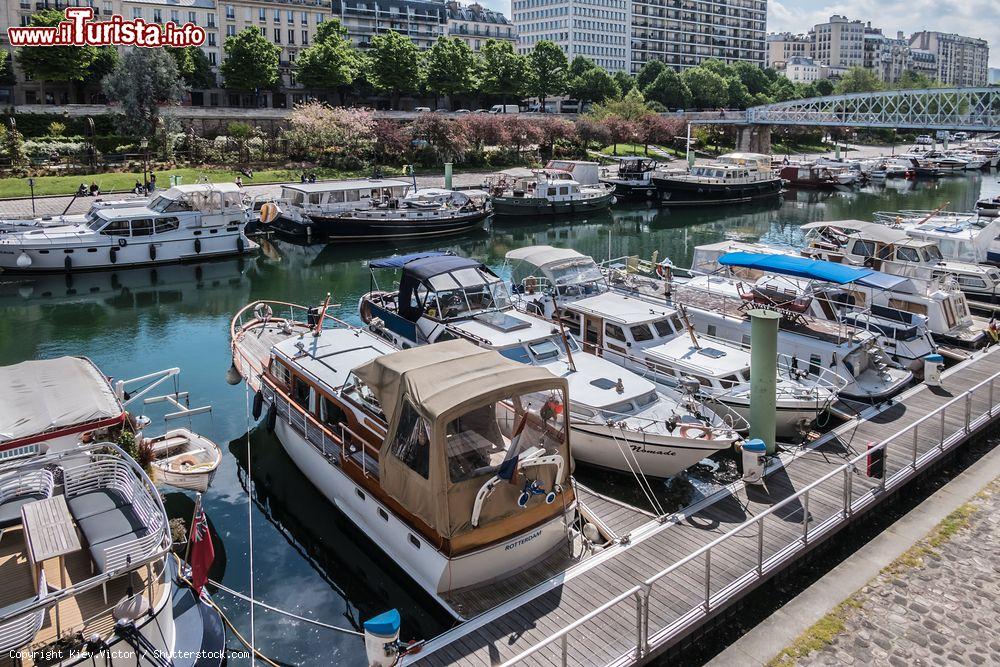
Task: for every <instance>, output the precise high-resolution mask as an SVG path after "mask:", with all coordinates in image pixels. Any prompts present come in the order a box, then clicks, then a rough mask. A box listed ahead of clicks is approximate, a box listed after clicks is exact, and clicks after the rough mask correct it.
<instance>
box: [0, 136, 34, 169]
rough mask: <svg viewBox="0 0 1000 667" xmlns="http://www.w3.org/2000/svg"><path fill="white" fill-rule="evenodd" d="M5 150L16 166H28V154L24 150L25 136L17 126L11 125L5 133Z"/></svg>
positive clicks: (12, 164) (11, 164) (12, 163)
mask: <svg viewBox="0 0 1000 667" xmlns="http://www.w3.org/2000/svg"><path fill="white" fill-rule="evenodd" d="M2 138H3V152H4V155H6V156H7V159H8V160H10V166H11V167H14V168H18V167H26V166H28V154H27V153H26V152H25V150H24V137H23V136H21V133H20V132H18V131H17V128H16V127H10V128H9V129H7V131H6V132H4V133H3V136H2Z"/></svg>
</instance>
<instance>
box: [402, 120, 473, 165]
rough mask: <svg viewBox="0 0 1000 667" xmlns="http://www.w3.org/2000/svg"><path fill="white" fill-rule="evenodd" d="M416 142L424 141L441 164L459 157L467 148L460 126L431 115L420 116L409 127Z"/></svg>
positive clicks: (466, 141) (467, 143) (467, 144)
mask: <svg viewBox="0 0 1000 667" xmlns="http://www.w3.org/2000/svg"><path fill="white" fill-rule="evenodd" d="M410 133H411V134H412V135H413V138H414V139H416V140H418V141H426V142H427V144H428V146H430V147H431V148H432V149H433V150H434V152H435V153H436V154H437V156H438V157H439V158H440V159H441V160H442V161H443V162H450V161H453V160H455V159H456V158H458V157H460V156H461V155H462V153H464V152H465V151H466V150H467V149H468V148H469V141H468V139H466V137H465V132H464V131H463V127H462V125H460V124H459V123H457V122H455V121H453V120H451V119H448V118H442V117H441V116H439V115H437V114H433V113H424V114H420V115H419V116H418V117H417V119H416V120H415V121H413V124H412V125H410Z"/></svg>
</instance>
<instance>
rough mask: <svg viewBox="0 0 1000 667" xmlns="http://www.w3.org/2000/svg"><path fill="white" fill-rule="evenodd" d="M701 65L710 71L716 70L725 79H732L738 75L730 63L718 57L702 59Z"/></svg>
mask: <svg viewBox="0 0 1000 667" xmlns="http://www.w3.org/2000/svg"><path fill="white" fill-rule="evenodd" d="M699 67H703V68H704V69H707V70H708V71H710V72H715V73H716V74H718V75H719V76H721V77H722V78H723V79H731V78H733V77H735V76H736V72H735V71H734V70H733V68H732V67H731V66H730V65H727V64H726V63H724V62H722V61H721V60H719V59H718V58H709V59H708V60H704V61H702V63H701V64H700V65H699Z"/></svg>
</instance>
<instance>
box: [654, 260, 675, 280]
mask: <svg viewBox="0 0 1000 667" xmlns="http://www.w3.org/2000/svg"><path fill="white" fill-rule="evenodd" d="M656 275H657V276H658V277H659V278H660V280H670V277H671V275H670V263H669V262H668V261H663V262H660V263H659V264H657V265H656Z"/></svg>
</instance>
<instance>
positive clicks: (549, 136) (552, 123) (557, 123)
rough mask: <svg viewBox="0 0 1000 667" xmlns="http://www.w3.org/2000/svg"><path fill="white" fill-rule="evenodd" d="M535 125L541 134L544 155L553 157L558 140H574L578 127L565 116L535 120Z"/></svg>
mask: <svg viewBox="0 0 1000 667" xmlns="http://www.w3.org/2000/svg"><path fill="white" fill-rule="evenodd" d="M535 127H537V128H538V131H539V132H540V134H541V138H540V143H541V148H542V152H543V153H544V155H543V157H552V154H553V152H554V151H555V144H556V142H557V141H572V140H573V138H574V137H575V136H576V129H575V128H574V126H573V123H572V122H571V121H568V120H566V119H565V118H557V117H546V118H542V119H541V120H538V121H536V122H535Z"/></svg>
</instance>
